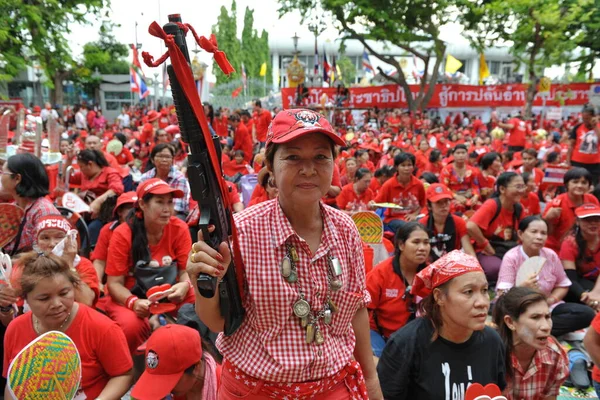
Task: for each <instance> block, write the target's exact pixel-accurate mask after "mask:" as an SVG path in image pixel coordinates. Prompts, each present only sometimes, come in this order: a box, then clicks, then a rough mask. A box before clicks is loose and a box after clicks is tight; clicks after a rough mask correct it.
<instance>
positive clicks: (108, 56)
mask: <svg viewBox="0 0 600 400" xmlns="http://www.w3.org/2000/svg"><path fill="white" fill-rule="evenodd" d="M114 28H115V24H113V23H112V22H110V21H103V22H102V25H101V26H100V31H99V40H97V41H95V42H89V43H86V44H85V45H84V46H83V60H82V62H81V63H80V64H78V65H75V66H74V68H73V70H72V74H71V78H72V79H73V81H74V82H75V83H76V84H77V85H78V86H80V87H81V89H82V90H83V91H84V92H86V93H87V94H88V95H90V96H94V94H95V91H96V90H97V89H98V88H99V85H100V79H99V78H95V77H94V75H95V72H96V71H98V73H100V74H129V62H128V61H127V60H126V57H127V56H128V55H129V50H128V48H127V46H126V45H124V44H123V43H119V42H118V41H117V39H116V38H115V36H114V34H113V29H114Z"/></svg>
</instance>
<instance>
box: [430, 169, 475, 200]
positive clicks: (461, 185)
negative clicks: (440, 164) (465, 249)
mask: <svg viewBox="0 0 600 400" xmlns="http://www.w3.org/2000/svg"><path fill="white" fill-rule="evenodd" d="M478 177H479V172H478V171H477V169H476V168H475V167H472V166H470V165H465V172H464V176H463V177H462V178H461V177H459V176H458V173H457V172H456V168H455V166H454V163H452V164H448V165H447V166H445V167H444V168H443V169H442V172H441V174H440V182H441V183H443V184H444V185H446V186H447V187H448V189H450V190H451V191H453V192H455V193H459V192H466V191H467V190H469V189H470V190H471V191H472V194H473V195H475V194H479V179H478Z"/></svg>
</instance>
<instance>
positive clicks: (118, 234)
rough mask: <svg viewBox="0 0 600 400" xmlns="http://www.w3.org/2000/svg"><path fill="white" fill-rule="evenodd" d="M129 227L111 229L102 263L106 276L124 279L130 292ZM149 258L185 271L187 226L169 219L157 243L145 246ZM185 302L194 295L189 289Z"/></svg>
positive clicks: (189, 242) (189, 241)
mask: <svg viewBox="0 0 600 400" xmlns="http://www.w3.org/2000/svg"><path fill="white" fill-rule="evenodd" d="M131 239H132V238H131V228H129V225H128V224H121V225H119V226H118V227H117V229H115V230H114V232H113V235H112V238H111V239H110V245H109V246H108V258H107V260H106V275H108V276H125V287H126V288H127V289H132V288H133V286H134V285H135V278H134V276H133V267H134V265H133V258H132V257H131V242H132V240H131ZM148 247H149V249H150V256H151V257H152V260H153V261H157V262H158V264H159V265H160V266H161V267H162V266H169V265H171V263H173V262H175V263H177V269H179V270H180V271H185V266H186V264H187V258H188V253H189V251H190V249H191V248H192V238H191V237H190V232H189V230H188V226H187V224H186V223H185V222H183V221H182V220H180V219H179V218H177V217H171V219H170V220H169V223H168V224H167V226H165V227H164V228H163V234H162V237H161V238H160V241H159V242H158V243H157V244H155V245H149V246H148ZM184 301H185V302H193V301H194V292H193V289H192V288H191V287H190V288H189V290H188V294H187V296H186V298H185V300H184Z"/></svg>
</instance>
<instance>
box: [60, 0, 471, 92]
mask: <svg viewBox="0 0 600 400" xmlns="http://www.w3.org/2000/svg"><path fill="white" fill-rule="evenodd" d="M236 4H237V10H238V11H237V17H238V23H237V28H238V37H241V32H242V28H243V25H244V12H245V9H246V7H247V6H248V7H250V8H251V9H254V10H255V11H254V28H255V29H257V30H258V32H259V33H260V32H261V31H262V29H265V30H266V31H267V32H268V33H269V37H283V38H290V39H289V40H290V42H291V40H292V39H291V37H292V36H293V35H294V33H297V34H298V36H300V37H304V38H306V37H312V36H313V33H311V32H310V31H309V30H308V28H307V27H306V26H305V25H306V24H304V25H303V24H301V17H300V13H299V12H293V13H290V14H286V15H285V16H283V17H282V18H281V19H279V14H278V12H277V10H278V8H279V5H278V2H277V0H237V2H236ZM222 6H225V7H226V8H227V9H230V7H231V0H214V1H207V0H200V1H193V0H112V1H111V9H110V10H109V11H108V13H109V16H110V19H111V20H112V21H113V22H114V23H116V24H119V25H120V27H119V28H116V29H115V32H114V33H115V36H116V37H117V40H119V41H120V42H122V43H125V44H129V43H133V42H135V35H136V27H135V26H136V22H137V24H138V25H137V38H138V39H137V40H138V42H139V43H141V44H142V51H148V52H150V54H152V55H153V56H154V58H155V59H157V58H158V57H159V56H160V55H162V53H163V52H164V51H165V48H164V46H162V44H161V43H162V41H161V40H160V39H158V38H155V37H153V36H151V35H150V34H149V33H148V26H149V25H150V23H152V22H153V21H157V22H158V23H159V24H160V25H161V26H162V25H164V24H165V23H166V22H167V16H168V15H169V14H174V13H179V14H181V17H182V19H183V21H184V22H187V23H190V24H191V25H192V26H193V27H194V28H195V29H196V32H197V33H198V34H199V35H204V36H207V37H208V35H209V34H210V31H211V27H212V26H213V25H214V24H215V23H216V22H217V17H218V15H219V13H220V9H221V7H222ZM90 22H91V23H90V25H86V26H75V25H73V26H72V32H71V34H70V35H68V39H69V41H70V45H71V49H72V50H73V54H74V56H75V58H78V57H80V56H81V52H82V48H83V45H84V44H85V43H87V42H91V41H94V40H97V39H98V28H99V26H100V20H97V19H96V18H95V17H91V16H90ZM327 25H328V26H327V29H326V30H325V31H324V32H323V33H322V34H321V35H320V36H319V41H320V42H323V41H327V40H331V41H333V40H335V39H336V38H338V37H339V34H338V32H337V30H336V29H335V27H334V26H333V24H332V23H329V24H327ZM460 31H461V28H460V26H456V25H452V26H448V27H446V28H445V29H444V32H443V33H444V36H446V37H453V38H458V40H461V37H460V36H459V35H458V33H460ZM188 37H190V36H188ZM462 40H463V41H464V39H462ZM191 43H192V42H191V41H190V40H189V39H188V45H190V49H193V45H192V44H191ZM199 58H200V60H201V61H203V62H205V63H207V64H208V65H211V64H212V57H211V55H209V54H207V53H205V52H201V53H199ZM141 62H142V66H143V69H144V72H145V74H146V76H152V75H153V74H154V73H155V72H159V68H156V69H155V70H152V69H151V68H148V67H146V66H145V65H143V61H142V60H141ZM371 62H372V64H373V65H374V67H375V68H377V67H378V66H383V63H381V62H380V61H379V60H377V59H376V58H375V57H371ZM208 71H209V74H208V79H209V81H214V77H213V76H212V68H209V69H208Z"/></svg>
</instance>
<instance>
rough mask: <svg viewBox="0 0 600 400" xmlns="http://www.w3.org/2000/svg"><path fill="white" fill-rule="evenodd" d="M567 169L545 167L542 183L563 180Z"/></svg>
mask: <svg viewBox="0 0 600 400" xmlns="http://www.w3.org/2000/svg"><path fill="white" fill-rule="evenodd" d="M568 170H569V168H568V167H558V166H556V167H546V170H545V171H544V178H542V183H558V184H562V183H563V182H564V178H565V174H566V173H567V171H568Z"/></svg>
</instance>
